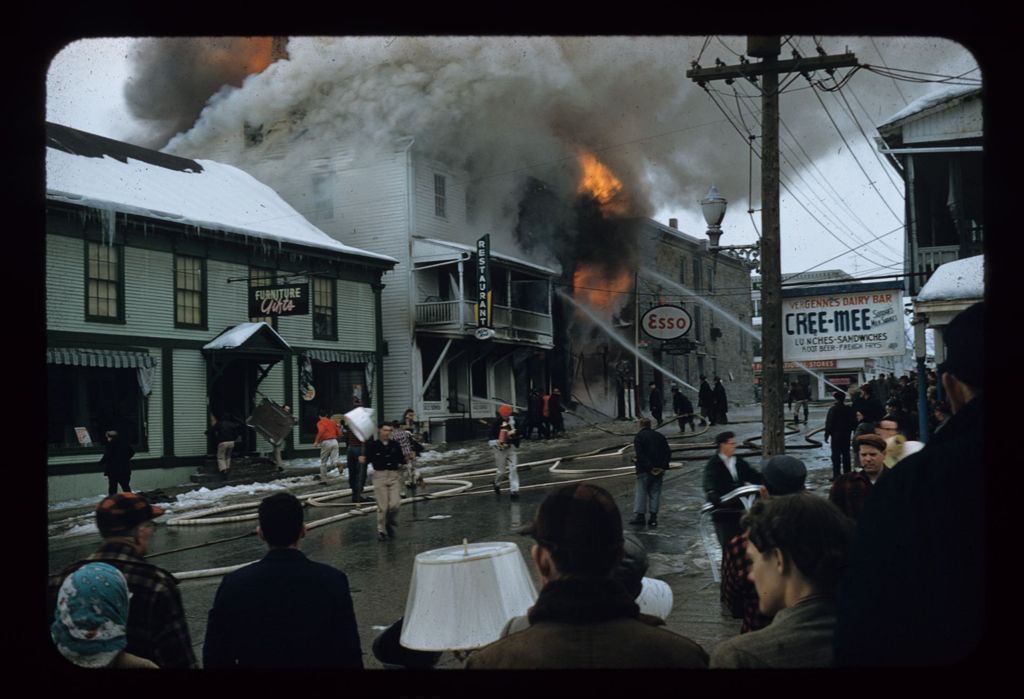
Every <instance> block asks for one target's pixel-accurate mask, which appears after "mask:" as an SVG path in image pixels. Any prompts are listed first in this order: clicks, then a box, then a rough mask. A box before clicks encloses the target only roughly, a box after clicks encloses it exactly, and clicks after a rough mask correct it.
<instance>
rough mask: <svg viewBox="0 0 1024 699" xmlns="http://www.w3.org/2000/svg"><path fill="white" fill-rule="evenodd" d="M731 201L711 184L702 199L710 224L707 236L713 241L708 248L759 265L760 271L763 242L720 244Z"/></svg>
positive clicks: (706, 218) (701, 205)
mask: <svg viewBox="0 0 1024 699" xmlns="http://www.w3.org/2000/svg"><path fill="white" fill-rule="evenodd" d="M728 203H729V202H728V201H727V200H726V198H725V197H723V196H722V195H721V194H719V192H718V189H717V188H716V187H715V185H711V189H709V190H708V193H707V195H706V196H705V197H704V198H703V199H701V200H700V209H701V211H702V212H703V213H704V220H705V221H706V222H707V224H708V230H707V236H708V238H709V239H710V241H711V244H710V245H708V250H710V251H711V252H712V253H718V252H723V251H724V252H727V253H729V254H731V255H733V256H734V257H739V258H740V259H742V260H745V261H747V262H749V263H751V264H753V265H755V266H757V267H758V270H757V271H759V272H760V263H761V243H760V242H757V243H754V244H753V245H719V244H718V241H719V240H720V239H721V238H722V219H723V218H725V207H726V205H727V204H728Z"/></svg>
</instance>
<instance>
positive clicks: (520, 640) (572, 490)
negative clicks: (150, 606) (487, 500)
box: [466, 483, 708, 670]
mask: <svg viewBox="0 0 1024 699" xmlns="http://www.w3.org/2000/svg"><path fill="white" fill-rule="evenodd" d="M524 533H526V534H529V535H530V536H532V537H533V539H534V541H535V543H534V545H533V548H532V549H531V550H530V556H531V558H532V559H533V563H534V565H535V566H536V567H537V571H538V573H540V578H541V582H542V584H543V587H542V588H541V591H540V595H539V596H538V597H537V602H536V603H535V604H534V605H533V606H532V607H531V608H530V610H529V611H528V612H527V618H528V621H529V625H528V626H527V627H526V628H525V629H523V630H520V631H515V632H512V633H509V626H508V625H507V626H506V628H505V630H504V631H503V636H502V638H500V639H499V640H497V641H495V642H494V643H491V644H490V645H487V646H484V647H483V648H481V649H480V650H478V651H475V652H474V653H473V654H472V655H470V656H469V659H468V660H467V661H466V667H467V668H469V669H477V670H492V669H554V668H646V667H663V668H668V667H680V668H704V667H707V662H708V656H707V653H705V652H704V650H703V649H702V648H701V647H700V646H699V645H697V644H696V643H694V642H693V641H691V640H690V639H688V638H685V637H683V636H680V635H678V634H675V633H672V632H671V631H668V630H667V629H664V628H658V626H657V625H656V624H657V622H656V621H655V620H653V619H652V618H651V617H648V616H647V615H642V614H640V609H639V607H638V606H637V603H636V601H634V599H633V595H632V594H631V593H630V591H628V590H627V589H626V587H625V586H624V585H623V583H622V582H620V581H619V580H616V579H615V571H616V568H617V566H618V565H619V562H620V560H621V559H622V556H623V541H624V537H623V532H622V516H621V515H620V514H619V508H618V507H617V506H616V504H615V500H614V499H613V498H612V496H611V495H610V494H609V493H608V491H606V490H604V489H603V488H600V487H598V486H596V485H592V484H589V483H578V484H571V485H566V486H563V487H561V488H559V489H558V490H556V491H554V492H553V493H551V494H550V495H549V496H548V497H547V498H546V499H545V500H544V502H542V503H541V505H540V507H539V508H538V509H537V512H536V514H535V515H534V519H533V523H532V524H531V525H530V526H529V527H527V529H526V530H525V531H524ZM513 621H514V620H513ZM510 624H511V622H510Z"/></svg>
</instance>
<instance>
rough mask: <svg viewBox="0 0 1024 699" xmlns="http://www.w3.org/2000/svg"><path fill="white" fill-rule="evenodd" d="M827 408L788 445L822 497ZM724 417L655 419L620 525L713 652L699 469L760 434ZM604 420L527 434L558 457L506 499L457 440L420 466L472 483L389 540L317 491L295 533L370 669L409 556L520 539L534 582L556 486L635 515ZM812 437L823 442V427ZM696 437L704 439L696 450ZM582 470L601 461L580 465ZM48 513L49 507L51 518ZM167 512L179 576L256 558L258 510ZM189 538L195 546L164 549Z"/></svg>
mask: <svg viewBox="0 0 1024 699" xmlns="http://www.w3.org/2000/svg"><path fill="white" fill-rule="evenodd" d="M826 408H827V406H826V405H824V404H823V405H820V406H813V407H812V410H811V422H810V428H809V429H808V428H807V426H805V425H803V424H801V425H800V427H801V428H802V429H801V430H800V433H801V434H794V435H791V436H790V437H789V439H788V442H787V443H788V444H789V445H793V446H796V447H797V448H795V449H792V450H790V453H791V454H793V455H795V456H798V457H799V458H801V459H803V460H804V461H805V463H806V464H807V466H808V470H809V476H808V486H809V488H810V489H811V490H813V491H815V492H818V493H819V494H821V495H827V490H828V478H829V476H830V475H831V466H830V462H829V457H828V447H827V445H826V446H822V447H814V446H810V445H808V446H810V448H801V445H807V442H806V441H805V440H804V439H803V436H802V435H803V434H805V433H807V432H809V431H811V430H814V429H815V428H818V427H820V426H821V425H822V423H823V420H824V413H825V410H826ZM730 418H731V419H732V420H733V423H732V424H730V425H729V426H728V427H725V426H717V427H710V428H708V430H707V431H706V432H698V434H697V435H695V436H694V435H692V433H687V436H686V437H685V438H681V437H680V435H679V433H678V430H677V428H676V427H675V425H674V424H673V425H669V426H666V427H665V428H663V432H664V433H665V435H666V436H668V437H669V439H670V442H671V444H672V445H673V460H674V462H678V465H677V466H675V467H674V468H673V469H672V470H670V471H669V472H668V473H667V474H666V476H665V481H664V487H663V489H662V505H661V511H660V513H659V527H658V528H657V529H644V528H635V527H629V526H628V525H627V527H626V528H627V530H630V529H632V530H633V531H636V532H637V533H638V534H639V535H640V538H641V539H642V540H643V542H644V544H645V546H646V547H647V550H648V557H649V561H650V568H649V569H648V572H647V575H648V576H649V577H655V578H659V579H661V580H664V581H665V582H667V583H668V584H669V585H670V587H671V588H672V590H673V594H674V604H673V611H672V613H671V614H670V616H669V617H668V621H667V625H668V628H670V629H671V630H673V631H676V632H678V633H681V634H683V635H686V636H688V637H690V638H692V639H693V640H695V641H697V642H698V643H700V644H701V645H702V646H703V647H704V649H705V650H707V651H708V652H709V653H710V651H711V650H712V648H713V647H714V646H715V645H716V644H717V643H718V642H719V641H721V640H722V639H724V638H727V637H729V636H732V635H734V634H736V633H738V631H739V620H736V619H732V618H730V617H728V616H727V615H724V614H722V612H721V611H720V605H719V603H718V586H717V583H715V581H714V578H713V576H712V573H711V569H710V566H709V559H708V556H707V553H706V549H705V546H704V543H703V540H702V538H701V536H700V532H699V528H698V519H699V510H700V507H701V505H702V504H703V496H702V492H701V487H700V480H701V472H702V469H703V464H704V461H706V459H707V458H708V456H710V454H711V453H712V447H711V442H712V440H713V437H714V435H715V434H717V432H718V431H720V430H723V429H732V430H733V431H735V432H736V433H737V435H738V437H739V438H740V440H743V439H746V438H748V437H753V436H757V435H759V434H760V410H759V406H749V407H746V408H738V409H736V410H735V412H733V413H731V414H730ZM601 428H603V429H599V428H598V427H596V426H594V427H579V428H577V429H573V430H572V433H571V435H570V437H569V438H568V439H559V440H550V441H544V442H529V443H527V442H524V446H523V448H522V449H521V450H520V455H519V462H520V464H526V463H528V462H533V461H539V460H544V459H551V458H554V457H563V461H562V462H561V463H560V464H559V465H558V468H557V469H556V471H555V472H552V471H551V467H552V463H550V462H548V463H544V464H538V465H535V466H532V467H530V468H525V469H524V468H521V469H520V479H521V490H520V498H519V501H518V502H512V501H510V499H509V497H508V491H507V484H505V485H504V487H503V489H502V494H501V495H500V496H496V495H495V493H494V491H493V489H492V487H491V481H492V479H493V460H492V459H491V457H490V451H489V449H488V448H487V447H486V446H484V445H453V446H460V447H461V446H470V447H471V449H470V451H469V452H465V453H461V454H459V456H458V458H455V459H452V461H451V462H450V463H446V462H444V461H443V460H442V461H438V462H432V463H431V464H430V468H429V469H427V470H428V474H427V475H428V476H430V477H440V478H445V479H455V480H462V481H468V482H470V483H471V484H472V486H471V487H469V488H468V489H466V490H463V491H462V492H459V493H457V494H453V495H451V496H444V495H441V494H440V493H441V491H444V490H452V489H455V488H458V487H459V486H457V485H454V484H446V483H430V484H429V485H428V488H429V493H430V495H431V497H430V498H428V499H426V500H423V501H418V502H416V503H414V504H413V503H408V502H403V505H402V508H401V512H400V514H399V524H398V531H397V536H396V538H395V539H393V540H389V541H385V542H378V541H377V537H376V525H375V517H376V515H375V513H374V512H373V505H372V503H371V504H369V505H367V506H364V508H365V509H366V510H367V512H366V513H365V514H362V515H358V516H355V517H352V518H347V519H342V520H340V521H332V522H330V523H327V524H323V525H315V523H316V522H317V521H319V520H322V519H324V518H328V517H334V516H336V515H339V514H342V513H346V512H351V511H353V509H354V506H353V505H352V504H351V502H350V499H349V498H348V497H347V496H344V497H334V498H330V497H324V498H316V502H312V503H310V505H309V506H308V507H307V508H306V522H307V526H310V525H313V527H312V528H311V529H310V531H309V533H308V535H307V536H306V538H305V539H304V540H303V542H302V550H303V552H304V553H305V554H306V555H307V556H309V557H310V558H311V559H313V560H316V561H320V562H322V563H327V564H329V565H332V566H335V567H337V568H339V569H341V570H342V571H344V572H345V573H346V574H347V575H348V578H349V582H350V584H351V587H352V597H353V601H354V604H355V609H356V618H357V621H358V624H359V632H360V638H361V640H362V646H363V652H364V663H365V665H366V667H368V668H381V667H382V665H381V664H380V663H379V662H378V661H377V660H376V658H374V657H373V654H372V652H371V644H372V642H373V639H374V638H375V637H376V636H377V634H379V633H380V631H381V630H383V628H385V627H386V626H388V625H389V624H391V623H392V622H393V621H395V620H396V619H398V618H399V617H400V616H402V614H403V610H404V607H405V601H406V597H407V595H408V591H409V581H410V577H411V574H412V569H413V561H414V558H415V556H416V554H417V553H420V552H422V551H427V550H430V549H435V548H440V547H444V546H453V545H456V544H461V543H462V541H463V539H467V540H468V541H470V542H482V541H512V542H515V543H516V544H517V545H518V546H519V548H520V550H521V552H522V553H523V556H524V558H525V560H526V561H527V564H528V565H527V567H528V568H529V569H530V571H531V574H532V575H534V582H535V584H537V585H538V588H539V581H538V579H537V578H536V573H535V572H534V571H533V566H532V563H530V562H529V561H530V559H529V547H530V544H531V543H532V542H531V540H529V539H528V538H527V537H523V536H521V535H519V534H518V533H517V531H518V530H519V529H520V528H521V527H522V526H524V525H526V524H527V523H529V521H530V520H531V518H532V516H533V513H534V511H535V510H536V508H537V506H538V505H539V503H540V502H541V500H543V498H544V497H545V495H546V494H547V493H548V492H549V491H550V490H551V488H552V487H555V486H556V485H557V484H559V483H564V482H569V481H574V480H579V479H584V478H585V479H588V480H593V481H594V482H596V483H597V484H599V485H601V486H602V487H604V488H606V489H607V490H609V492H611V493H612V495H613V496H614V497H615V499H616V501H617V502H618V504H619V508H620V510H621V512H622V515H623V520H624V521H625V520H627V519H628V518H629V517H630V516H631V514H632V499H633V482H634V479H633V473H632V470H631V469H625V470H618V471H615V470H612V469H615V468H617V467H621V466H623V465H628V464H629V463H630V461H629V460H630V458H631V456H632V450H631V449H629V450H627V451H626V452H625V453H623V454H620V453H618V448H619V447H622V446H623V445H625V444H631V443H632V426H631V424H629V423H625V422H613V423H604V424H603V425H601ZM609 432H615V433H617V434H610V433H609ZM815 437H816V438H817V439H819V441H820V433H819V434H818V435H815ZM697 445H704V447H703V448H697V449H694V448H693V447H695V446H697ZM601 448H606V449H608V450H609V451H608V452H607V453H606V454H604V455H601V456H594V457H590V458H575V459H565V458H564V457H569V456H573V455H580V454H589V453H592V452H594V451H595V450H598V449H601ZM745 451H749V450H742V451H741V452H740V453H741V454H743V455H744V456H745V458H747V459H748V460H750V461H751V463H752V464H753V465H755V466H757V465H758V464H759V462H760V455H759V452H757V453H751V454H749V455H747V454H745V453H744V452H745ZM484 469H490V470H491V473H490V474H479V475H468V476H463V475H459V474H465V473H467V472H475V471H480V470H484ZM582 469H598V470H595V471H587V472H578V471H580V470H582ZM574 471H577V472H574ZM463 487H464V486H463ZM344 488H347V479H344V478H342V479H339V478H337V477H335V478H333V479H332V480H331V481H330V482H328V484H327V485H326V486H324V485H321V484H318V483H317V484H313V483H311V482H310V483H309V484H302V485H299V486H296V487H295V488H294V489H293V492H294V493H295V494H296V495H298V496H302V495H304V494H309V493H325V494H328V495H329V494H330V493H332V492H339V493H340V492H343V491H342V489H344ZM370 495H372V493H370ZM260 497H261V496H256V497H249V498H245V497H239V496H235V497H233V498H231V500H230V502H232V503H234V502H251V503H252V505H253V507H252V509H249V510H237V511H231V512H225V513H223V514H222V515H219V516H223V517H232V516H241V515H245V514H247V513H255V505H257V504H258V502H259V499H260ZM215 516H217V515H215ZM53 518H54V516H53V515H51V523H52V521H53ZM168 519H173V517H163V518H161V520H160V522H161V523H160V525H159V526H158V528H157V530H156V532H155V536H154V540H153V545H152V551H151V554H157V555H152V557H151V560H152V562H153V563H154V564H156V565H159V566H160V567H162V568H165V569H166V570H169V571H171V572H172V573H175V574H182V573H185V572H186V571H201V570H208V569H215V568H221V567H225V566H235V565H239V564H244V563H248V562H251V561H255V560H258V559H259V558H261V557H262V555H263V553H264V551H265V549H264V547H263V545H262V544H261V542H260V541H259V540H258V539H257V538H256V537H255V535H254V534H253V531H254V529H255V525H256V523H255V518H254V515H253V518H252V519H246V520H244V521H238V522H227V523H218V524H197V525H189V526H171V525H168V524H167V523H166V521H165V520H168ZM234 537H240V538H234ZM232 539H233V540H232ZM97 542H98V538H97V535H96V534H95V533H92V534H87V535H78V536H64V537H55V538H52V539H51V544H50V551H49V562H50V565H49V569H50V571H51V572H57V571H59V570H60V569H61V568H62V567H63V566H64V565H66V564H68V563H70V562H72V561H74V560H77V559H78V558H81V557H83V556H85V555H87V554H89V553H91V552H92V551H93V550H94V549H95V548H96V546H97ZM209 542H215V543H209ZM201 544H208V545H201ZM197 545H199V546H197ZM191 546H196V547H195V548H188V549H187V550H182V551H178V552H174V553H166V552H170V551H172V550H175V549H180V548H183V547H191ZM186 577H187V576H186ZM220 580H221V577H220V576H219V575H218V576H213V577H198V578H195V579H184V580H182V582H181V585H180V589H181V593H182V598H183V601H184V605H185V611H186V616H187V618H188V624H189V629H190V631H191V635H192V640H193V643H194V645H195V651H196V656H197V657H199V658H201V657H202V643H203V636H204V633H205V629H206V616H207V612H208V611H209V608H210V606H211V604H212V602H213V597H214V594H215V593H216V590H217V587H218V585H219V584H220ZM460 666H461V661H460V660H459V659H457V658H456V657H455V656H454V654H452V653H445V654H444V655H443V656H442V659H441V661H440V663H439V667H440V668H457V667H460Z"/></svg>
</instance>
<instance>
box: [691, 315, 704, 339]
mask: <svg viewBox="0 0 1024 699" xmlns="http://www.w3.org/2000/svg"><path fill="white" fill-rule="evenodd" d="M693 331H694V334H695V335H696V338H697V342H701V341H702V340H703V339H704V313H703V309H701V307H700V306H694V308H693Z"/></svg>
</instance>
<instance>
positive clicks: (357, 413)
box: [345, 408, 377, 442]
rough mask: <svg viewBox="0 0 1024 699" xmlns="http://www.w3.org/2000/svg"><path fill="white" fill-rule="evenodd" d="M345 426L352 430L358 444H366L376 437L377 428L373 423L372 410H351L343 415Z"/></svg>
mask: <svg viewBox="0 0 1024 699" xmlns="http://www.w3.org/2000/svg"><path fill="white" fill-rule="evenodd" d="M345 424H347V425H348V427H349V429H350V430H352V431H353V432H354V433H355V435H356V437H358V438H359V441H360V442H368V441H370V440H371V439H373V438H374V437H376V436H377V434H376V433H377V428H376V426H375V425H374V423H373V408H353V409H352V410H349V411H348V412H347V413H345Z"/></svg>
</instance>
